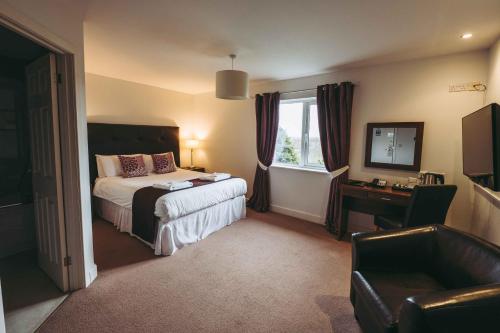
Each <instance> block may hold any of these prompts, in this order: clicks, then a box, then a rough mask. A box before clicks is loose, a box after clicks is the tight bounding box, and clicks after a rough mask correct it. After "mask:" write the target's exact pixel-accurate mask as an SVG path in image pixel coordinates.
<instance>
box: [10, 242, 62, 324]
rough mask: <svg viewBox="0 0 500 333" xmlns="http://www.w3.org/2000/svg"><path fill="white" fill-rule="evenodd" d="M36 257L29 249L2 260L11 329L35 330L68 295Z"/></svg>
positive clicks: (34, 252)
mask: <svg viewBox="0 0 500 333" xmlns="http://www.w3.org/2000/svg"><path fill="white" fill-rule="evenodd" d="M36 257H37V255H36V251H27V252H22V253H19V254H16V255H13V256H10V257H7V258H3V259H1V260H0V278H1V279H2V294H3V302H4V307H5V326H6V329H7V333H27V332H34V331H35V330H36V329H37V328H38V326H40V325H41V324H42V323H43V322H44V321H45V320H46V319H47V318H48V317H49V315H50V314H51V313H52V312H53V311H54V310H55V309H56V308H57V307H58V306H59V305H60V304H61V303H62V302H63V301H64V299H65V298H66V295H65V294H63V293H62V292H61V291H60V290H59V289H57V287H56V285H55V284H54V283H53V282H52V281H51V280H50V278H49V277H48V276H47V275H45V273H44V272H43V271H42V270H41V269H40V268H38V265H37V258H36Z"/></svg>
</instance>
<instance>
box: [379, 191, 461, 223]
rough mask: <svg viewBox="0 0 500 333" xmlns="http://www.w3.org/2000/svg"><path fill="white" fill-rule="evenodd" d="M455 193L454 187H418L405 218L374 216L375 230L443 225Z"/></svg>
mask: <svg viewBox="0 0 500 333" xmlns="http://www.w3.org/2000/svg"><path fill="white" fill-rule="evenodd" d="M456 192H457V187H456V186H455V185H419V186H415V189H414V190H413V193H412V196H411V201H410V205H409V206H408V208H407V209H406V214H405V216H384V215H377V216H375V225H376V226H377V229H379V228H382V229H398V228H408V227H416V226H421V225H427V224H444V221H445V219H446V214H447V213H448V208H449V207H450V204H451V201H452V200H453V197H454V196H455V193H456Z"/></svg>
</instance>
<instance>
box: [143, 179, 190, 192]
mask: <svg viewBox="0 0 500 333" xmlns="http://www.w3.org/2000/svg"><path fill="white" fill-rule="evenodd" d="M153 187H155V188H160V189H162V190H168V191H176V190H182V189H183V188H188V187H193V183H192V182H190V181H187V180H186V181H184V182H167V183H161V184H153Z"/></svg>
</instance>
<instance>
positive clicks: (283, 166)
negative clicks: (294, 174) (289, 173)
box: [271, 163, 330, 175]
mask: <svg viewBox="0 0 500 333" xmlns="http://www.w3.org/2000/svg"><path fill="white" fill-rule="evenodd" d="M271 168H276V169H288V170H295V171H303V172H312V173H319V174H324V175H327V174H330V173H329V172H328V171H327V170H326V169H320V168H308V167H300V166H294V165H288V164H278V163H274V164H272V165H271Z"/></svg>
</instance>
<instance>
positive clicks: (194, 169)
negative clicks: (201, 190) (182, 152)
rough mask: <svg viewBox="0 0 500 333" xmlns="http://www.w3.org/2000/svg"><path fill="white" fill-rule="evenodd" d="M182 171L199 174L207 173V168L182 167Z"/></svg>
mask: <svg viewBox="0 0 500 333" xmlns="http://www.w3.org/2000/svg"><path fill="white" fill-rule="evenodd" d="M181 169H185V170H191V171H197V172H205V168H204V167H197V166H194V167H181Z"/></svg>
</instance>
